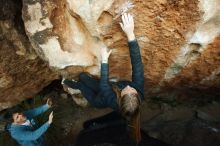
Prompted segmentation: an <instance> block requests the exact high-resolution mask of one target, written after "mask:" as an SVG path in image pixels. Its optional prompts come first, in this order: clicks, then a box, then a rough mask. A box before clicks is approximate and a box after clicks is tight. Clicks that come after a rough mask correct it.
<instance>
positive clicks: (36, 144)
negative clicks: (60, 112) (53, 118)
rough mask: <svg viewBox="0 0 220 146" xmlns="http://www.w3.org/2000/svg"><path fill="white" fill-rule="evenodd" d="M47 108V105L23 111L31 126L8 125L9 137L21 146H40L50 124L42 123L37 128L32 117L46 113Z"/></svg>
mask: <svg viewBox="0 0 220 146" xmlns="http://www.w3.org/2000/svg"><path fill="white" fill-rule="evenodd" d="M48 108H49V106H48V105H47V104H45V105H43V106H40V107H37V108H34V109H32V110H28V111H25V112H24V113H23V114H24V115H25V116H26V117H27V119H28V120H30V123H31V126H25V125H16V124H10V125H9V127H8V131H9V132H10V134H11V136H12V137H13V138H14V139H15V140H16V141H17V142H18V143H19V144H20V145H22V146H42V144H43V134H44V133H45V132H46V131H47V129H48V128H49V126H50V124H49V123H48V122H46V123H44V124H43V125H42V126H40V127H38V126H37V124H36V123H35V122H34V119H33V118H34V117H36V116H38V115H39V114H41V113H43V112H45V111H47V110H48Z"/></svg>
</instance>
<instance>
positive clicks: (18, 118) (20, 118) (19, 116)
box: [12, 113, 27, 124]
mask: <svg viewBox="0 0 220 146" xmlns="http://www.w3.org/2000/svg"><path fill="white" fill-rule="evenodd" d="M12 117H13V120H14V123H15V124H23V123H24V122H25V121H26V120H27V118H26V117H25V116H24V114H23V113H14V114H13V116H12Z"/></svg>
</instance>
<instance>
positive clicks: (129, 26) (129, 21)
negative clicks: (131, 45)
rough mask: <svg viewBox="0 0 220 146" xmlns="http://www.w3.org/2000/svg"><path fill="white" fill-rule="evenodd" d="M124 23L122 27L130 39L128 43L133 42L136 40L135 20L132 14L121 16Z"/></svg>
mask: <svg viewBox="0 0 220 146" xmlns="http://www.w3.org/2000/svg"><path fill="white" fill-rule="evenodd" d="M121 19H122V23H120V26H121V28H122V30H123V31H124V32H125V34H126V35H127V37H128V41H132V40H134V39H135V35H134V19H133V16H132V15H131V14H127V13H124V14H123V15H122V16H121Z"/></svg>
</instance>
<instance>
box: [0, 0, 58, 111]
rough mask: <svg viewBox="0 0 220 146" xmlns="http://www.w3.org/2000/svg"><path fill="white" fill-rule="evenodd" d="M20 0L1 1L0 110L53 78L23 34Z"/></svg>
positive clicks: (43, 85) (37, 89)
mask: <svg viewBox="0 0 220 146" xmlns="http://www.w3.org/2000/svg"><path fill="white" fill-rule="evenodd" d="M21 4H22V2H21V1H20V3H19V1H16V2H15V1H7V0H2V1H1V2H0V8H1V9H0V44H1V46H0V110H2V109H5V108H8V107H10V106H12V105H14V104H17V103H18V102H20V101H22V100H24V99H26V98H30V97H33V95H35V94H36V93H38V92H39V91H40V90H41V89H42V88H43V87H45V86H46V85H48V84H49V83H50V81H52V80H54V79H55V78H56V74H55V73H52V71H50V69H49V68H48V67H47V65H46V64H45V63H44V62H43V61H42V60H41V59H39V57H37V55H36V53H35V52H34V49H33V48H32V46H31V44H30V42H29V40H28V38H27V36H26V35H25V32H24V26H23V21H22V19H21V8H22V7H21V6H22V5H21Z"/></svg>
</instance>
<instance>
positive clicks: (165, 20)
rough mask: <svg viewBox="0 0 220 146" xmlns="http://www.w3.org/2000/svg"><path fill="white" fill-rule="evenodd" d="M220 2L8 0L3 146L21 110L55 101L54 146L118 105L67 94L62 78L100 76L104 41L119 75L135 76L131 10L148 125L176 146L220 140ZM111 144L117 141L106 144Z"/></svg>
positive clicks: (1, 97)
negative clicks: (128, 32)
mask: <svg viewBox="0 0 220 146" xmlns="http://www.w3.org/2000/svg"><path fill="white" fill-rule="evenodd" d="M219 5H220V0H212V1H209V0H196V1H191V0H179V1H176V0H149V1H145V0H117V1H116V0H102V1H100V0H80V1H78V0H1V1H0V44H1V45H0V146H1V145H2V146H17V145H18V143H17V142H16V141H14V140H13V139H12V137H11V136H10V134H9V133H8V132H7V131H6V130H5V128H6V127H5V125H7V123H9V122H10V121H9V120H10V117H11V114H12V113H13V112H14V111H21V112H22V111H25V110H27V109H31V108H34V107H38V106H39V105H42V104H45V103H46V101H47V98H48V97H51V98H52V100H53V106H52V108H51V109H49V111H47V112H46V113H44V114H42V115H40V116H38V117H37V118H36V121H37V122H38V123H39V124H40V125H41V124H43V123H44V122H45V121H46V120H47V119H48V116H49V114H50V112H51V111H54V119H53V124H52V125H51V126H50V128H49V129H48V130H47V132H46V133H45V135H44V137H45V138H44V139H45V144H46V145H48V146H51V145H54V146H73V145H74V143H75V141H76V139H77V136H78V134H79V132H80V131H81V130H82V128H83V123H84V122H85V121H87V120H89V119H93V118H96V117H100V116H102V115H105V114H107V113H109V112H111V111H112V110H111V109H108V108H105V109H98V108H94V107H92V106H91V105H89V104H88V102H87V101H86V100H85V98H84V97H83V96H82V95H81V94H80V93H72V91H67V89H65V87H63V86H62V85H61V80H62V78H68V79H74V80H76V81H77V80H79V74H80V73H81V72H88V73H90V74H92V75H94V76H96V77H98V78H99V77H100V61H101V56H100V48H101V47H103V46H106V47H108V48H110V49H112V50H113V51H112V54H111V56H110V59H109V76H110V78H111V79H126V80H130V79H131V64H130V56H129V53H128V46H127V40H126V37H125V35H124V34H123V32H122V30H121V28H120V25H119V22H121V19H120V16H121V14H122V12H129V13H131V14H132V15H133V17H134V21H135V35H136V39H137V41H138V43H139V45H140V49H141V56H142V61H143V65H144V82H145V84H144V87H145V89H144V96H145V100H144V101H143V103H142V104H141V129H142V130H143V131H144V133H146V134H147V135H149V136H150V137H153V138H155V139H159V140H161V141H163V142H165V143H167V144H169V145H172V146H195V145H199V146H210V145H212V146H219V145H220V99H219V97H220V92H219V91H220V15H219V14H220V9H219V7H218V6H219ZM106 145H107V144H106Z"/></svg>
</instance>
